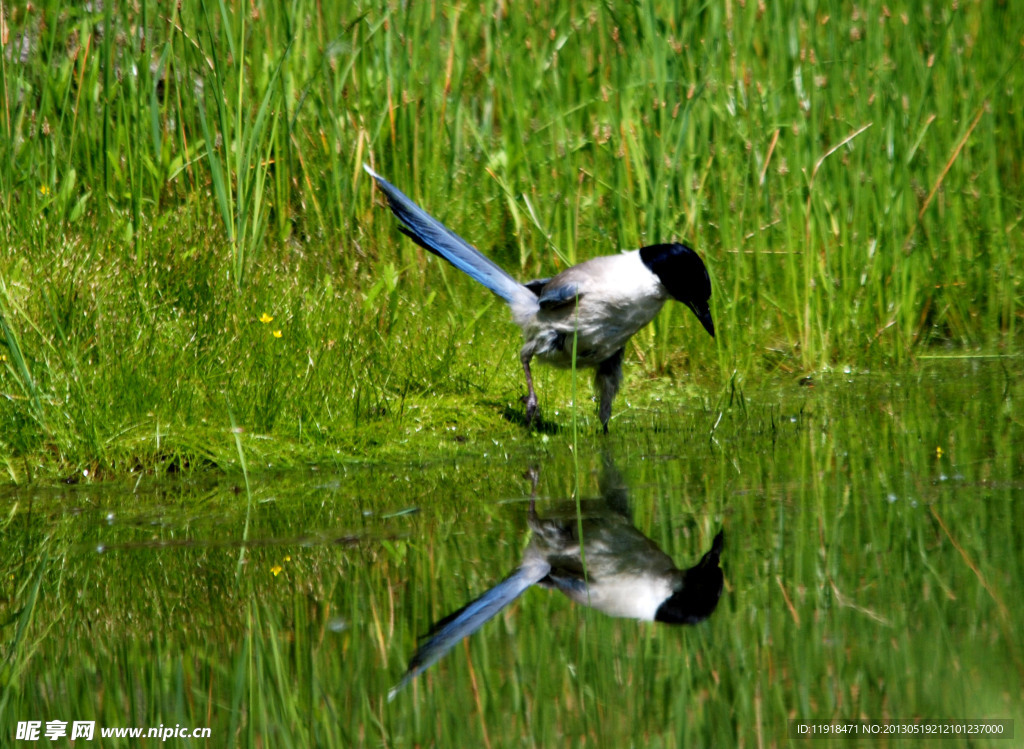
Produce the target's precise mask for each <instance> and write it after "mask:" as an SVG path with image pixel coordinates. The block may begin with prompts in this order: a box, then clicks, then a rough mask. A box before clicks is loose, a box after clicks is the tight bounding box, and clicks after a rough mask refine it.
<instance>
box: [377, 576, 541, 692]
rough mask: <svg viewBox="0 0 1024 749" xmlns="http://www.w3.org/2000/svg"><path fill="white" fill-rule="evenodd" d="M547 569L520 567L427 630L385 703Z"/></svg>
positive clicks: (478, 627) (495, 614)
mask: <svg viewBox="0 0 1024 749" xmlns="http://www.w3.org/2000/svg"><path fill="white" fill-rule="evenodd" d="M550 570H551V566H550V565H549V564H547V563H544V562H536V563H533V564H530V565H524V566H522V567H520V568H519V569H517V570H516V571H515V572H513V573H512V574H511V575H509V576H508V577H506V578H505V579H504V580H502V581H501V582H500V583H498V584H497V585H495V586H494V587H493V588H491V589H490V590H489V591H487V592H486V593H484V594H483V595H482V596H480V597H479V598H477V599H476V600H475V601H473V602H472V603H469V604H467V605H466V606H464V607H463V608H462V609H460V610H459V611H456V612H455V613H454V614H451V615H449V616H446V617H445V618H444V619H442V620H441V621H439V622H438V623H437V624H436V625H434V627H433V629H431V631H430V639H429V640H427V642H425V643H424V644H423V645H422V646H420V648H419V649H418V650H417V651H416V654H415V655H413V657H412V660H411V661H409V668H408V669H407V670H406V672H405V674H404V675H403V676H402V679H401V681H399V682H398V684H396V685H395V686H394V687H393V688H392V689H391V691H390V692H388V700H392V699H394V698H395V695H396V694H398V692H399V691H401V689H402V688H403V687H404V686H405V685H406V684H408V683H409V682H410V681H412V680H413V679H415V678H416V676H417V675H418V674H420V673H421V672H423V671H425V670H426V669H427V668H429V667H430V666H431V665H432V664H434V663H436V662H437V661H438V660H439V659H440V658H441V656H443V655H444V654H445V653H447V652H448V651H449V650H451V649H452V648H453V647H454V646H455V645H457V644H458V643H459V641H460V640H462V639H463V638H466V637H469V636H470V635H471V634H473V633H474V632H476V631H477V630H478V629H480V627H482V626H484V624H486V623H487V622H489V621H490V620H491V619H493V618H494V617H495V616H497V614H498V612H500V611H501V610H502V609H503V608H505V607H506V606H508V605H509V604H510V603H512V602H513V601H514V600H516V599H517V598H518V597H519V596H521V595H522V594H523V593H524V592H525V591H526V590H527V589H528V588H529V587H530V586H531V585H536V584H537V583H538V582H540V581H541V580H542V579H544V576H545V575H547V574H548V572H550Z"/></svg>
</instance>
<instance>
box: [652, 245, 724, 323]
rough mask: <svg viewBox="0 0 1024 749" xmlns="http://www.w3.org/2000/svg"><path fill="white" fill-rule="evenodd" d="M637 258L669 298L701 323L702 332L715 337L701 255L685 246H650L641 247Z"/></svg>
mask: <svg viewBox="0 0 1024 749" xmlns="http://www.w3.org/2000/svg"><path fill="white" fill-rule="evenodd" d="M640 259H641V260H643V261H644V265H646V266H647V267H648V268H650V270H651V273H653V274H654V275H656V276H657V277H658V280H659V281H661V285H662V286H664V287H665V289H666V290H667V291H668V293H669V294H671V295H672V298H674V299H677V300H678V301H680V302H682V303H683V304H685V305H686V306H687V307H689V308H690V309H691V310H693V314H695V315H696V316H697V319H698V320H700V324H701V325H703V326H704V329H705V330H706V331H707V332H708V333H710V334H711V337H712V338H714V337H715V323H714V321H713V320H712V319H711V308H710V307H709V306H708V300H709V299H711V279H710V278H708V269H707V268H705V267H704V261H703V260H701V259H700V255H698V254H697V253H696V252H694V251H693V250H691V249H690V248H689V247H687V246H686V245H685V244H679V243H678V242H673V243H671V244H652V245H650V246H648V247H641V248H640Z"/></svg>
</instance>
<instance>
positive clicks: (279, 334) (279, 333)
mask: <svg viewBox="0 0 1024 749" xmlns="http://www.w3.org/2000/svg"><path fill="white" fill-rule="evenodd" d="M280 337H281V331H280V330H275V331H274V338H280Z"/></svg>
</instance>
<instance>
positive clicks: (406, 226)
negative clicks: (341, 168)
mask: <svg viewBox="0 0 1024 749" xmlns="http://www.w3.org/2000/svg"><path fill="white" fill-rule="evenodd" d="M363 169H365V170H366V173H367V174H369V175H370V176H371V177H373V179H374V180H375V181H376V182H377V186H378V187H379V188H380V189H381V191H382V192H383V193H384V195H386V196H387V199H388V206H389V207H390V208H391V211H392V213H394V214H395V216H397V217H398V220H399V221H401V222H402V224H403V226H402V227H401V230H402V233H403V234H405V235H406V236H408V237H409V238H410V239H412V240H413V241H414V242H416V244H418V245H420V246H421V247H423V248H424V249H426V250H428V251H430V252H432V253H434V254H435V255H437V256H439V257H442V258H444V259H445V260H447V261H448V262H449V263H451V264H452V265H454V266H455V267H456V268H458V269H459V270H461V271H462V272H463V273H465V274H466V275H468V276H469V277H470V278H472V279H473V280H475V281H477V282H479V283H481V284H483V285H484V286H486V287H487V288H488V289H490V290H491V291H493V292H494V293H495V294H497V295H498V296H500V297H501V298H502V299H504V300H505V301H506V302H508V303H509V304H514V303H517V302H522V301H524V300H526V301H529V300H530V299H532V298H533V294H532V293H531V292H530V291H529V289H527V288H526V287H525V286H523V285H522V284H521V283H519V282H518V281H516V280H515V279H514V278H512V276H510V275H509V274H508V273H506V272H505V271H504V270H502V268H501V266H499V265H498V264H496V263H495V262H494V261H493V260H491V259H489V258H488V257H487V256H486V255H484V254H482V253H481V252H480V251H479V250H477V249H476V248H475V247H473V245H471V244H470V243H469V242H467V241H466V240H464V239H463V238H462V237H460V236H459V235H458V234H456V233H455V232H453V231H452V230H451V229H449V228H448V227H447V226H445V225H444V224H442V223H441V222H440V221H438V220H437V219H436V218H434V217H433V216H431V215H430V214H429V213H427V212H426V211H425V210H423V209H422V208H420V207H419V206H418V205H416V204H415V203H414V202H413V201H412V200H411V199H410V198H409V197H408V196H407V195H406V194H405V193H403V192H402V191H401V190H399V189H398V188H397V187H395V186H394V185H393V184H391V183H390V182H388V181H387V180H386V179H384V178H383V177H381V176H380V175H379V174H377V173H376V172H375V171H373V170H372V169H370V167H368V166H366V165H365V164H364V165H363Z"/></svg>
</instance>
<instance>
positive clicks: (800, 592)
mask: <svg viewBox="0 0 1024 749" xmlns="http://www.w3.org/2000/svg"><path fill="white" fill-rule="evenodd" d="M1010 362H1011V364H1007V363H1005V361H1004V360H969V361H963V362H962V361H954V362H937V363H933V364H930V365H929V366H926V367H923V368H922V369H921V371H919V372H915V373H912V374H907V375H903V376H900V377H893V376H891V375H874V374H858V375H844V374H836V375H832V376H828V377H823V378H819V379H818V380H817V381H814V382H809V383H804V384H803V385H801V384H799V383H798V382H797V381H796V380H793V381H785V382H783V383H781V384H779V385H778V386H777V387H775V388H769V389H765V390H763V391H759V392H757V393H745V394H744V393H741V392H738V391H737V392H736V393H734V395H733V397H732V399H731V402H729V401H726V402H723V404H722V405H721V407H719V408H717V409H714V410H698V409H694V408H691V407H689V405H688V404H682V405H680V406H674V407H671V408H670V407H668V406H666V408H665V410H664V412H662V413H659V414H655V415H654V416H653V417H652V418H651V419H648V420H647V421H645V422H643V423H640V422H639V421H637V422H633V423H630V422H628V421H627V420H623V421H621V422H619V423H616V422H613V425H612V426H613V433H612V434H611V435H610V436H609V437H607V438H604V437H602V436H600V435H591V434H587V435H583V436H582V437H580V439H579V442H578V444H576V445H575V446H573V445H572V439H571V433H570V430H568V429H563V430H561V431H560V432H559V433H556V434H554V435H548V436H542V435H538V436H536V437H535V438H531V437H527V438H524V439H523V440H521V442H520V444H518V445H515V446H508V445H495V444H488V445H474V444H472V443H467V444H466V445H465V448H466V451H465V456H464V457H462V458H458V459H453V460H443V461H436V460H431V459H429V458H428V459H425V460H424V461H422V462H419V463H417V464H415V465H359V466H340V465H331V466H326V465H325V466H319V467H317V468H315V469H311V470H310V471H308V472H304V473H302V474H301V475H297V474H287V475H276V474H274V473H272V472H269V471H264V472H260V471H258V470H257V471H254V473H253V475H252V476H251V477H250V485H249V489H248V490H247V489H246V487H245V483H244V481H242V479H241V477H239V478H236V479H229V478H224V477H211V476H193V477H190V478H177V479H170V480H161V481H159V482H156V481H154V480H153V479H149V478H145V477H144V478H143V479H141V480H139V481H138V483H136V482H135V481H132V482H129V483H126V484H118V485H116V486H113V485H102V486H100V485H87V484H80V485H78V486H69V487H64V488H61V489H38V488H23V489H16V490H8V491H6V493H5V494H3V495H0V497H2V504H3V509H4V514H3V518H4V519H3V526H2V528H3V530H2V533H3V550H2V552H0V555H2V556H0V564H2V569H3V570H4V574H3V580H2V585H0V591H2V595H0V647H2V657H3V664H4V665H3V671H2V682H0V689H2V693H0V700H2V701H0V736H2V738H0V744H4V743H7V740H8V739H9V738H13V737H14V736H15V732H16V730H17V728H16V726H17V723H18V722H19V721H28V720H38V721H42V722H43V724H44V726H45V722H46V721H52V720H59V721H68V722H69V724H70V722H71V721H75V720H86V721H95V723H96V726H97V728H96V730H97V731H99V728H100V727H101V726H146V727H148V726H159V725H163V726H185V727H193V726H206V727H210V728H211V736H212V738H211V739H210V740H209V741H208V743H202V742H200V743H201V745H204V746H230V745H247V746H249V745H263V746H313V745H326V746H351V745H388V746H390V745H400V746H406V745H429V744H435V743H436V744H437V745H449V744H458V745H466V746H506V745H516V746H522V745H528V746H529V745H537V746H551V745H554V744H555V742H563V743H564V742H565V741H571V742H573V743H590V744H592V745H597V746H626V745H630V744H636V745H645V746H650V745H665V746H682V745H697V746H707V745H712V744H715V745H722V746H729V745H747V746H756V745H761V742H763V745H766V746H767V745H774V744H786V743H788V742H789V738H788V734H789V731H790V721H791V720H792V719H795V718H800V719H839V720H849V719H867V720H876V721H884V720H894V719H904V720H906V719H915V718H929V719H982V718H989V719H1012V720H1014V721H1015V724H1016V725H1015V729H1016V730H1015V736H1016V737H1017V739H1016V740H1019V738H1020V737H1021V736H1024V733H1022V732H1024V723H1022V722H1021V721H1022V719H1024V714H1022V708H1021V705H1022V700H1021V686H1020V685H1021V683H1022V682H1024V636H1022V634H1021V632H1022V627H1021V624H1020V623H1021V622H1024V596H1022V595H1021V591H1024V574H1022V570H1024V527H1022V525H1024V524H1022V521H1021V518H1022V516H1024V422H1022V414H1024V409H1022V408H1021V402H1022V398H1024V387H1022V377H1021V375H1020V374H1019V373H1018V372H1017V371H1015V370H1018V369H1019V362H1017V361H1014V360H1010ZM577 498H579V499H580V500H581V502H582V504H581V507H583V508H584V509H585V510H587V508H590V510H588V511H592V510H593V508H594V507H595V506H601V505H603V506H604V508H605V509H603V510H601V512H603V513H605V515H607V514H608V512H607V511H608V508H609V507H610V508H611V510H610V511H611V515H610V517H612V518H613V519H612V520H611V521H608V522H610V523H612V525H613V526H614V528H616V529H617V530H616V531H615V532H616V533H625V534H626V535H628V537H629V538H630V539H631V540H630V542H629V543H627V544H626V546H630V545H632V546H631V548H634V547H635V548H640V547H643V548H644V549H646V551H645V552H644V553H645V554H648V555H649V556H651V557H652V558H657V559H658V560H659V563H663V562H664V560H670V561H671V563H674V566H675V567H678V568H679V569H680V570H685V569H687V568H689V567H691V566H694V565H696V564H697V563H698V561H699V560H700V559H701V558H702V556H703V555H704V554H705V553H706V552H708V551H709V550H711V549H712V543H713V539H714V538H715V536H716V534H718V532H719V531H724V548H723V549H722V551H721V560H720V564H721V569H722V570H723V572H724V586H723V589H722V593H721V598H720V600H718V601H717V607H714V606H712V607H711V608H712V609H713V611H712V612H711V613H710V615H709V616H707V618H706V619H703V621H700V622H699V623H695V624H688V625H671V624H664V623H659V622H651V621H640V620H637V619H636V618H633V617H634V615H635V614H637V613H638V612H640V613H643V614H644V616H643V617H642V618H650V617H649V616H647V614H649V613H650V612H651V610H652V609H651V608H650V600H652V599H656V598H657V595H655V593H652V592H650V591H649V590H643V589H641V588H643V586H644V583H643V581H642V580H641V578H642V576H637V575H634V577H633V578H631V579H630V581H629V582H628V584H619V585H617V586H612V587H615V588H616V590H615V591H614V595H612V598H613V599H615V600H616V601H618V602H619V603H617V604H616V606H618V608H615V606H611V607H610V608H609V607H608V606H605V607H602V606H598V605H595V602H594V600H593V599H591V600H590V601H589V602H590V603H591V605H590V606H583V605H579V604H578V603H575V602H574V601H573V598H575V599H576V600H577V601H583V597H584V596H585V594H586V590H587V589H586V585H587V584H591V585H593V583H594V580H593V579H591V578H590V576H589V575H586V579H585V581H583V582H581V580H580V577H579V576H575V577H574V576H572V575H568V574H567V573H565V571H564V568H561V569H562V572H561V573H557V572H556V573H555V575H554V577H553V578H552V577H551V576H549V577H548V578H547V580H546V581H544V582H543V583H542V584H541V585H534V586H532V587H528V588H527V589H525V592H523V593H522V595H521V597H519V598H517V599H515V600H514V601H503V604H507V605H503V606H501V607H498V609H499V610H497V611H496V612H495V616H494V618H493V619H492V620H490V621H489V622H487V623H483V624H482V625H481V626H479V631H476V632H475V634H472V635H471V636H470V637H469V638H468V639H465V640H461V639H460V638H456V640H455V641H454V642H452V643H446V650H445V652H441V653H439V654H438V653H436V652H433V651H431V652H430V653H429V655H430V656H431V658H430V662H429V663H425V661H424V659H421V660H420V665H421V666H422V673H419V675H418V676H416V678H415V679H413V680H411V682H410V683H408V684H406V685H405V686H404V688H403V689H402V690H400V691H398V692H397V693H395V694H394V699H393V700H392V701H389V700H388V694H389V690H391V689H392V688H393V687H394V686H395V685H396V684H398V683H399V681H400V679H401V678H402V676H403V673H404V672H405V669H406V666H407V665H409V662H410V658H411V657H412V656H413V654H414V653H415V652H416V650H417V646H418V644H422V641H420V642H419V643H418V639H417V638H418V636H421V635H424V634H425V633H427V632H428V630H430V627H431V625H432V624H434V623H435V622H437V621H438V620H439V619H442V617H445V616H446V615H449V614H451V613H452V612H455V611H457V610H458V609H459V608H460V607H462V606H464V605H465V604H467V603H469V602H470V601H472V600H474V599H476V598H477V597H478V596H480V595H481V594H483V593H484V592H485V591H488V590H489V589H492V588H493V587H494V586H495V585H497V584H499V583H501V581H502V580H505V579H506V578H507V576H508V575H509V574H510V573H511V572H513V571H514V570H516V569H517V568H520V565H521V564H523V563H524V558H529V553H530V549H531V548H532V547H531V537H532V538H533V541H532V543H533V544H534V545H536V543H537V539H536V533H537V532H538V529H539V528H540V527H541V526H539V525H538V520H537V519H535V518H532V516H531V511H530V507H531V501H533V502H535V508H536V513H537V516H536V517H537V518H541V519H542V518H545V517H552V516H555V515H558V516H560V517H564V516H565V512H564V507H565V503H566V502H567V501H568V502H570V503H573V502H574V501H575V500H576V499H577ZM584 500H589V502H586V501H584ZM595 502H596V503H597V505H595ZM570 517H571V513H570ZM591 517H593V512H591ZM602 522H604V521H602ZM566 527H571V524H570V525H568V526H566ZM601 527H603V526H594V525H591V526H586V525H584V527H583V531H584V544H586V538H587V533H588V528H589V532H590V533H592V534H594V538H597V537H598V535H599V534H600V533H601V532H602V531H601ZM531 531H532V533H531ZM584 548H585V550H586V548H587V547H586V546H584ZM524 554H525V555H526V557H524ZM658 555H661V556H658ZM592 561H593V563H594V564H595V565H599V564H604V563H606V562H607V560H604V561H602V558H601V556H600V554H599V553H598V552H597V551H595V552H593V557H592ZM640 566H642V565H640ZM636 567H637V565H635V564H634V567H633V569H634V571H635V568H636ZM585 568H586V566H584V569H585ZM593 572H594V574H595V576H596V578H595V579H601V578H602V575H605V577H607V575H606V573H607V569H605V568H600V567H599V566H595V567H594V568H593ZM559 574H560V575H561V577H560V578H559ZM558 579H560V580H561V581H562V582H564V581H565V580H569V582H568V583H566V584H565V585H564V586H562V585H559V584H555V583H556V582H557V581H558ZM616 579H617V578H616ZM654 587H657V586H654ZM567 588H568V589H567ZM596 590H597V589H596V588H594V587H591V588H590V594H591V595H596V593H595V591H596ZM560 591H561V592H560ZM581 591H582V592H581ZM627 594H635V595H633V597H632V598H630V596H629V595H627ZM601 595H605V593H601ZM659 595H660V594H659ZM606 597H607V596H606ZM640 599H643V601H644V602H642V603H635V605H634V603H629V601H633V602H635V601H638V600H640ZM622 601H627V603H622ZM641 610H642V611H641ZM608 613H612V614H615V616H609V615H608ZM695 618H703V617H695ZM474 628H475V627H474ZM448 645H454V646H453V647H451V649H450V650H447V646H448ZM435 656H436V657H435ZM435 661H436V662H435ZM424 663H425V665H424ZM170 741H171V742H174V741H178V742H179V743H182V744H187V742H185V741H184V740H182V739H170ZM204 741H206V740H204ZM967 741H968V739H966V738H954V739H952V740H950V741H948V742H944V743H943V746H956V745H959V744H966V743H967ZM798 743H802V742H798ZM824 743H826V744H827V743H829V742H828V741H826V742H824ZM1013 743H1014V742H1013V741H1010V742H1006V741H1002V742H998V743H994V744H993V745H994V746H1009V745H1012V744H1013ZM190 745H191V744H190ZM195 745H200V744H195ZM815 745H817V746H820V745H822V744H821V743H818V742H816V743H815ZM839 745H841V746H849V745H850V744H848V743H841V742H840V743H839ZM986 745H987V744H986Z"/></svg>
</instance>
